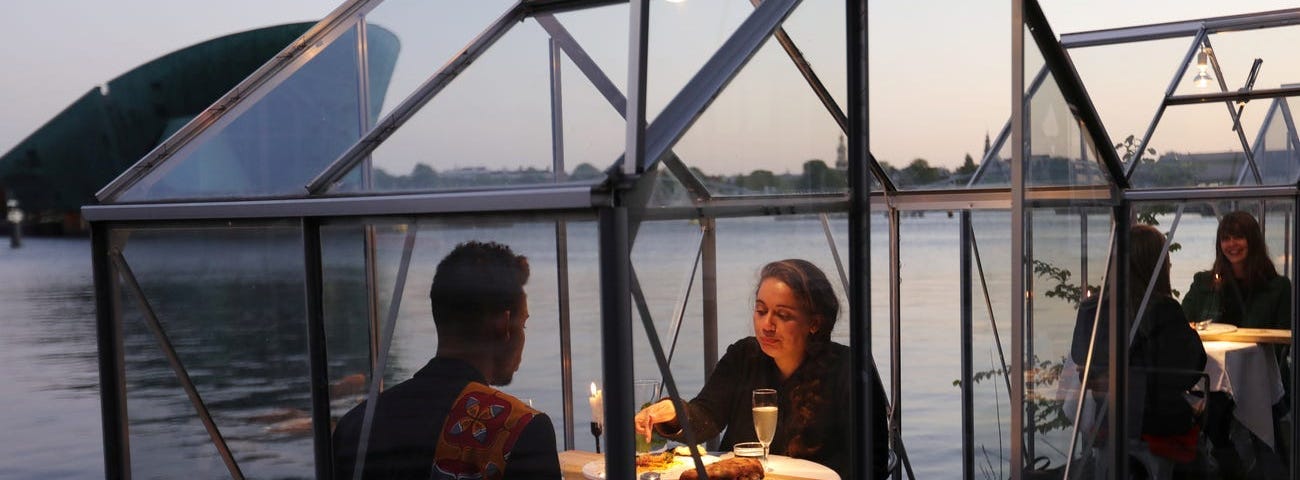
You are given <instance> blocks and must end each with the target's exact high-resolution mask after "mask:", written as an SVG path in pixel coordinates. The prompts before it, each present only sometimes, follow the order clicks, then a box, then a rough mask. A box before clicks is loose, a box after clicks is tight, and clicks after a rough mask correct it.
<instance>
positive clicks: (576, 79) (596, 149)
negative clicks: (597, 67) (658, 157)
mask: <svg viewBox="0 0 1300 480" xmlns="http://www.w3.org/2000/svg"><path fill="white" fill-rule="evenodd" d="M561 58H562V59H563V60H562V65H563V67H562V70H561V72H560V84H561V85H562V86H563V91H562V92H561V96H562V98H563V101H564V103H563V106H564V108H563V110H562V113H563V117H564V118H563V120H562V121H563V124H564V169H565V171H566V173H568V180H570V181H574V182H587V181H594V180H596V179H603V178H605V170H606V169H608V168H610V167H611V166H612V165H613V164H614V162H615V161H616V160H618V159H619V158H621V157H622V156H623V152H624V150H626V149H627V140H626V137H625V135H626V132H627V122H626V121H625V120H624V119H623V115H621V114H619V112H618V110H617V109H616V108H615V107H614V105H613V104H611V103H610V102H609V100H608V99H606V98H605V97H604V96H603V95H601V93H600V92H599V91H597V90H596V87H594V86H593V85H592V81H591V80H590V79H588V78H587V77H586V75H585V74H583V73H582V71H581V70H578V68H577V66H575V65H574V64H573V61H572V60H569V57H568V55H561ZM610 73H611V72H605V75H606V76H607V77H606V78H612V77H608V75H609V74H610ZM617 76H618V75H615V77H617ZM618 96H619V98H622V96H623V94H622V92H618Z"/></svg>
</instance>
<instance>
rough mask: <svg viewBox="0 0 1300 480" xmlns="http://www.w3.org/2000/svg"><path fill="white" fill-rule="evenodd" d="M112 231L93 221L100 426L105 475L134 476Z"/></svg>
mask: <svg viewBox="0 0 1300 480" xmlns="http://www.w3.org/2000/svg"><path fill="white" fill-rule="evenodd" d="M110 231H111V230H110V229H109V228H108V226H107V225H105V224H104V223H102V222H94V223H91V224H90V245H91V252H90V254H91V268H92V270H93V272H94V278H95V332H96V340H97V341H98V344H99V404H100V425H101V428H102V429H103V437H104V478H108V479H115V480H116V479H126V478H131V471H130V469H131V448H130V445H131V442H130V435H128V433H127V430H128V428H127V425H128V422H127V420H128V418H129V417H128V416H127V412H126V373H125V362H124V361H123V359H122V324H121V322H119V321H118V320H119V319H120V318H121V315H119V314H118V313H119V312H120V310H119V309H118V301H117V299H118V293H119V289H118V287H117V282H116V281H115V280H114V278H115V277H114V276H113V267H112V264H111V261H110V260H109V249H111V248H113V245H112V241H111V240H110V239H109V232H110Z"/></svg>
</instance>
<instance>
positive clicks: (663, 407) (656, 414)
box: [633, 400, 677, 442]
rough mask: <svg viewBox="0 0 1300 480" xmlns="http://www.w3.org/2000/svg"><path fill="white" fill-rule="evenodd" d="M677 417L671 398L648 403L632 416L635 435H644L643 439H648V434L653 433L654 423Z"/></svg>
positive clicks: (669, 420) (668, 420)
mask: <svg viewBox="0 0 1300 480" xmlns="http://www.w3.org/2000/svg"><path fill="white" fill-rule="evenodd" d="M676 419H677V409H676V408H673V401H672V400H660V401H658V402H655V403H652V404H650V406H648V407H645V408H643V409H641V411H640V412H636V417H634V418H633V423H635V427H636V433H637V435H645V440H646V441H647V442H649V441H650V435H651V434H652V433H654V427H655V424H658V423H664V422H671V421H673V420H676Z"/></svg>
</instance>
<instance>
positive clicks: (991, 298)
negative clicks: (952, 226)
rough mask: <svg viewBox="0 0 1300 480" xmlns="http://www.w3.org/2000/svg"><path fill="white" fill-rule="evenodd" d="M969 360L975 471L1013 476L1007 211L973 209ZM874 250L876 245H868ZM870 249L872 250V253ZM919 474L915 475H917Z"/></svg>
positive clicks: (1006, 476)
mask: <svg viewBox="0 0 1300 480" xmlns="http://www.w3.org/2000/svg"><path fill="white" fill-rule="evenodd" d="M971 229H972V235H971V236H972V237H973V239H974V241H975V243H974V245H973V248H972V251H971V256H972V263H973V264H974V265H972V267H971V268H972V273H971V278H970V282H971V292H972V301H971V303H972V312H971V319H972V323H973V324H972V333H973V338H972V339H971V340H970V342H971V351H972V354H971V356H972V365H971V367H972V368H971V369H972V371H973V372H974V383H973V384H972V385H971V388H972V389H974V391H973V393H972V396H973V398H974V405H973V412H974V423H975V436H974V440H973V441H974V445H973V449H974V452H975V472H976V474H977V475H978V476H979V477H978V478H1010V476H1011V451H1010V446H1011V435H1012V434H1011V411H1012V410H1011V393H1010V389H1011V386H1012V385H1011V377H1010V376H1009V375H1008V372H1010V366H1011V364H1010V361H1011V338H1012V337H1011V305H1010V301H1011V275H1010V274H1009V270H1008V268H1007V266H1008V265H1009V264H1010V263H1011V257H1010V252H1009V251H1008V249H1007V248H1006V247H1005V246H1006V245H1009V244H1010V241H1011V237H1010V235H1011V215H1010V213H1009V212H1007V211H974V212H972V213H971ZM872 250H873V252H874V250H875V245H873V246H872ZM873 255H874V254H873ZM918 478H919V477H918Z"/></svg>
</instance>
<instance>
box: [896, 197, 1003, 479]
mask: <svg viewBox="0 0 1300 480" xmlns="http://www.w3.org/2000/svg"><path fill="white" fill-rule="evenodd" d="M958 213H960V212H945V211H908V212H902V218H901V221H900V227H899V237H900V244H901V247H900V251H899V270H900V272H901V273H900V278H899V279H898V280H897V281H898V283H899V299H900V303H899V312H900V324H901V326H902V330H901V332H900V336H901V337H900V338H901V344H900V348H901V349H902V352H901V358H900V364H899V366H900V367H901V372H902V373H901V375H900V378H901V379H902V399H901V400H900V401H899V404H900V405H901V407H902V408H901V412H902V418H901V419H899V420H901V426H902V431H903V435H902V440H903V442H904V445H905V446H906V449H907V453H908V456H909V457H910V460H911V464H912V467H913V469H914V471H915V473H916V478H940V477H946V476H951V475H952V472H958V471H961V468H962V467H961V465H962V464H961V462H962V440H961V434H962V431H961V427H960V426H961V421H962V411H961V409H960V408H954V406H955V405H961V384H960V377H961V350H962V349H961V348H960V345H961V342H962V338H961V332H962V330H961V318H962V317H961V311H960V307H961V305H960V298H961V297H960V294H958V292H960V291H961V290H960V289H961V282H962V278H961V272H960V265H961V264H960V261H959V255H960V254H961V246H960V238H959V237H960V233H961V221H960V216H959V215H958ZM876 219H882V220H883V218H882V217H881V216H873V222H872V223H873V224H872V229H873V231H872V236H873V237H876V236H877V235H876V234H877V232H879V233H881V234H887V233H888V230H887V228H888V225H887V224H885V222H883V221H876ZM1004 222H1005V218H1004ZM877 223H879V224H880V225H877ZM877 228H878V229H879V230H876V229H877ZM1002 231H1005V229H1003V230H1002ZM984 233H986V234H989V233H994V231H993V230H986V231H985V232H984ZM881 236H884V235H881ZM883 240H885V239H883V238H882V241H881V242H880V243H875V242H873V244H872V245H871V249H872V257H873V258H872V260H873V262H874V261H875V260H876V258H880V259H881V260H882V262H881V263H878V264H877V263H873V265H872V269H873V270H876V271H877V272H881V274H879V275H877V276H875V277H874V278H878V279H884V278H889V277H887V276H885V275H884V273H886V272H888V268H889V263H888V259H889V258H890V256H889V245H888V244H887V243H885V242H884V241H883ZM997 267H998V268H1000V269H1002V270H1005V263H1002V264H998V265H997ZM1002 278H1005V276H1002ZM975 280H976V282H978V281H979V280H978V278H976V279H975ZM872 290H879V291H881V293H882V294H881V296H880V297H879V299H878V301H879V302H880V303H878V304H875V305H881V306H883V307H885V308H883V309H880V310H881V312H880V316H879V317H876V318H875V319H873V320H874V321H875V323H876V324H877V325H879V327H877V328H875V329H873V330H872V333H873V336H875V339H876V341H877V342H876V343H878V344H881V345H882V347H881V349H879V350H875V352H876V355H877V356H878V358H880V359H881V360H882V362H881V364H882V366H884V365H888V364H889V363H890V362H888V361H883V360H885V356H884V355H885V353H886V352H888V351H889V350H887V349H885V348H884V345H888V344H887V343H884V342H882V340H888V336H887V335H888V333H889V332H890V328H889V327H888V325H889V323H888V321H889V311H888V308H887V307H888V305H889V298H888V296H886V294H887V293H888V291H889V283H888V282H884V281H877V282H874V283H873V284H872ZM972 292H974V294H975V295H976V297H975V298H976V301H975V302H974V303H975V305H978V306H979V308H977V309H976V310H975V315H974V318H976V319H978V321H977V323H976V324H977V325H979V326H980V327H983V330H985V331H986V332H987V330H988V327H989V323H988V320H987V311H986V310H985V309H984V308H983V306H984V302H983V297H982V293H980V290H979V287H978V286H977V287H975V289H974V290H972ZM1002 320H1004V321H1005V318H1003V319H1002ZM977 328H978V327H977ZM972 345H979V346H978V347H976V348H974V352H975V368H974V370H975V371H977V372H981V371H982V372H986V374H987V372H988V371H990V370H992V369H993V368H994V367H993V366H992V365H991V364H990V363H989V360H990V357H989V353H992V352H990V350H989V349H988V348H987V347H990V346H991V341H986V342H982V343H975V344H972ZM995 362H996V360H995ZM994 381H1001V377H1000V376H989V377H987V378H985V379H983V380H981V381H980V382H977V383H976V384H975V386H974V387H975V388H988V387H990V384H991V383H992V382H994ZM998 391H999V393H1002V394H1005V393H1006V390H1005V388H1004V387H1002V386H999V388H998ZM987 395H990V396H991V395H992V393H988V394H987ZM984 400H988V399H987V398H985V399H984ZM1004 400H1005V398H1004ZM1003 411H1004V412H1005V411H1006V410H1003ZM985 414H987V416H989V417H994V418H996V416H997V415H996V414H995V412H994V411H992V410H990V411H988V412H979V411H978V410H977V417H978V416H982V415H985ZM994 423H995V422H994ZM996 450H997V447H996V442H995V443H993V446H992V451H990V452H987V453H988V454H989V455H990V457H989V458H988V459H987V460H989V461H991V462H992V463H993V464H995V465H996V464H998V463H999V462H1000V459H998V458H997V457H996V455H997V452H996ZM983 453H984V452H979V451H977V452H976V459H977V462H976V463H978V464H981V465H986V466H987V464H985V460H986V458H985V457H984V456H983Z"/></svg>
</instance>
